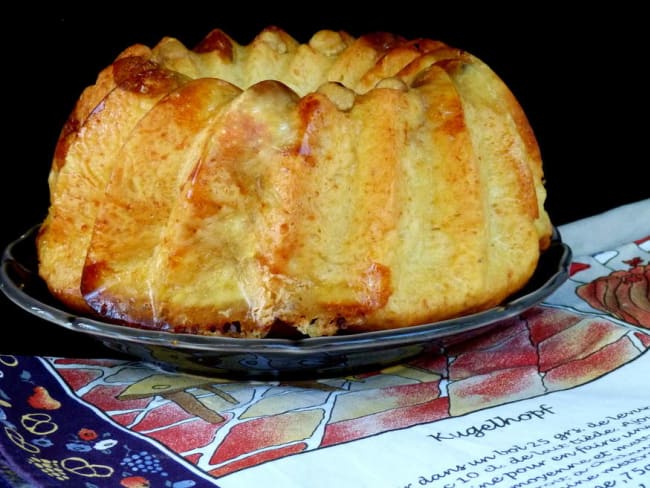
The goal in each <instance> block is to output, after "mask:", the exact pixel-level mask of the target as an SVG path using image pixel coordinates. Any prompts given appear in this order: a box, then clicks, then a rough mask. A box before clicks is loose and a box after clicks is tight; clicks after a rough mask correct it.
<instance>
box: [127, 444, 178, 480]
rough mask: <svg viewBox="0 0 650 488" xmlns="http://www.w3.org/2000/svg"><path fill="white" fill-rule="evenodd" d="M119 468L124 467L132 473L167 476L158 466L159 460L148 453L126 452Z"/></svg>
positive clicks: (159, 465)
mask: <svg viewBox="0 0 650 488" xmlns="http://www.w3.org/2000/svg"><path fill="white" fill-rule="evenodd" d="M120 466H123V467H125V468H126V469H128V470H129V471H130V472H133V473H150V474H158V475H160V476H167V473H166V472H165V471H163V467H162V466H161V464H160V459H158V457H157V456H156V455H154V454H151V453H150V452H149V451H138V452H134V451H131V450H128V454H127V455H126V456H125V457H124V459H122V462H121V463H120Z"/></svg>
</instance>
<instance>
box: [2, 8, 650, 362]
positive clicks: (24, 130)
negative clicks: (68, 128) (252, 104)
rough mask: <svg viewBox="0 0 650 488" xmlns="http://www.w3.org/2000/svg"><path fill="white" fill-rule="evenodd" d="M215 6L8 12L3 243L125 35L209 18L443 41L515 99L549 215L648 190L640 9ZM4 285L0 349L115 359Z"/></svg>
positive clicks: (241, 26) (41, 187) (299, 30)
mask: <svg viewBox="0 0 650 488" xmlns="http://www.w3.org/2000/svg"><path fill="white" fill-rule="evenodd" d="M213 4H214V6H213V7H212V8H206V7H205V6H203V5H198V4H197V3H195V2H187V3H186V4H183V3H182V2H181V3H178V2H176V3H175V4H173V5H172V7H170V8H167V7H165V6H164V4H154V3H151V4H145V5H144V6H145V10H144V11H143V12H141V13H135V12H134V11H133V10H132V7H133V6H131V7H130V8H128V9H125V8H124V7H118V6H115V5H112V4H111V5H110V6H109V5H108V4H106V5H105V6H104V7H105V8H102V5H100V6H98V7H90V6H88V8H89V9H91V10H93V13H87V14H83V15H81V14H79V13H78V11H73V10H70V11H66V9H65V8H59V9H58V11H57V12H55V13H54V14H51V15H48V14H46V13H43V12H38V14H39V18H34V12H30V13H23V14H15V15H14V16H7V17H6V18H5V19H4V25H3V29H2V43H3V47H4V48H3V50H2V58H1V59H2V61H1V63H2V86H3V90H2V102H3V103H2V105H3V107H2V108H3V111H2V112H3V114H4V119H5V124H3V127H4V128H3V131H2V133H3V136H4V137H3V139H4V140H3V142H4V144H3V148H4V152H3V164H2V191H1V192H0V195H1V197H2V202H1V205H2V206H1V207H0V208H2V212H3V217H4V218H3V223H2V226H1V227H0V229H2V230H1V231H0V232H1V233H0V246H1V247H2V249H4V247H5V246H6V245H7V244H8V243H9V242H10V241H12V240H13V239H15V238H16V237H18V236H19V235H20V234H21V233H22V232H24V231H25V230H27V229H28V228H29V227H31V226H32V225H34V224H36V223H38V222H40V221H41V220H42V219H43V218H44V216H45V214H46V212H47V205H48V198H49V195H48V188H47V176H48V172H49V166H50V162H51V158H52V152H53V149H54V145H55V143H56V139H57V137H58V134H59V131H60V129H61V126H62V125H63V123H64V121H65V119H66V118H67V116H68V114H69V112H70V111H71V109H72V107H73V105H74V103H75V101H76V100H77V98H78V96H79V94H80V93H81V91H82V90H83V88H84V87H86V86H87V85H89V84H92V83H93V82H94V80H95V77H96V75H97V73H98V72H99V71H100V70H101V69H102V68H103V67H105V66H106V65H108V64H110V62H111V61H112V60H113V58H114V57H115V56H116V55H117V54H118V53H119V52H120V51H122V50H123V49H124V48H126V47H127V46H129V45H131V44H133V43H136V42H139V43H143V44H147V45H149V46H152V47H153V46H154V45H155V44H156V43H157V42H158V41H159V40H160V39H161V38H162V37H163V36H172V37H176V38H178V39H179V40H181V41H182V42H183V43H184V44H185V45H187V46H188V47H192V46H194V45H195V44H196V43H198V42H199V41H200V40H201V38H202V37H203V36H204V35H205V34H207V33H208V32H209V31H210V30H211V29H212V28H215V27H219V28H221V29H223V30H224V31H225V32H227V33H228V34H230V35H231V36H232V37H233V38H234V39H236V40H237V41H238V42H240V43H241V44H246V43H248V42H250V41H251V40H252V38H253V37H254V36H255V34H256V33H257V32H259V31H260V30H261V29H262V28H264V27H266V26H268V25H276V26H278V27H281V28H283V29H284V30H286V31H287V32H288V33H289V34H291V35H292V36H293V37H295V38H296V39H298V40H299V41H302V42H307V41H308V40H309V37H310V36H311V34H313V33H314V32H316V31H317V30H319V29H325V28H327V29H336V30H346V31H348V32H349V33H351V34H352V35H355V36H358V35H361V34H364V33H367V32H372V31H382V30H383V31H390V32H394V33H397V34H401V35H403V36H405V37H411V38H413V37H428V38H432V39H439V40H443V41H445V42H447V43H448V44H450V45H452V46H455V47H459V48H463V49H465V50H467V51H469V52H471V53H472V54H474V55H476V56H478V57H479V58H481V59H482V60H483V61H485V62H486V63H487V64H488V65H489V66H491V67H492V69H493V70H494V71H495V72H496V73H497V74H499V75H500V76H501V78H502V79H503V80H504V81H505V82H506V84H507V85H508V86H509V87H510V89H511V90H512V91H513V93H514V94H515V96H516V97H517V98H518V100H519V102H520V103H521V105H522V106H523V108H524V110H525V112H526V114H527V116H528V118H529V120H530V123H531V125H532V127H533V129H534V131H535V133H536V135H537V138H538V141H539V144H540V147H541V150H542V156H543V159H544V168H545V175H546V187H547V191H548V199H547V203H546V208H547V209H548V211H549V214H550V215H551V219H552V220H553V222H554V223H555V224H556V225H561V224H563V223H567V222H570V221H573V220H576V219H580V218H583V217H588V216H590V215H594V214H597V213H600V212H602V211H605V210H608V209H610V208H613V207H615V206H618V205H622V204H625V203H630V202H634V201H637V200H640V199H644V198H648V197H649V196H650V191H649V185H648V179H649V177H648V174H649V171H648V168H649V167H650V164H649V162H648V156H647V144H646V143H645V142H646V140H647V139H648V136H647V134H646V132H647V129H648V122H647V101H646V99H647V95H646V94H647V91H648V88H647V85H648V83H647V78H646V77H645V75H644V74H643V73H644V72H645V69H644V66H645V65H647V64H648V53H647V44H648V43H647V36H646V34H645V33H644V30H643V26H642V24H641V23H642V21H643V19H644V18H645V17H644V16H643V15H642V14H641V12H640V11H637V10H635V9H634V8H629V7H625V8H623V6H622V5H616V6H614V7H612V6H611V5H609V6H608V7H607V8H602V9H598V8H595V7H590V8H589V10H583V11H578V12H568V11H567V10H566V9H564V8H558V7H549V6H548V4H547V3H544V4H539V5H538V6H535V5H533V6H531V5H530V4H526V5H527V7H526V8H525V9H524V10H521V11H520V10H518V9H517V8H516V7H515V8H513V7H509V8H502V9H499V8H498V7H495V6H494V5H486V6H484V7H483V8H481V9H479V10H476V8H475V7H472V6H470V5H468V4H466V3H465V2H457V3H456V4H455V5H452V4H449V5H446V6H440V5H436V4H435V3H433V4H431V5H429V6H428V7H427V10H422V9H421V7H418V5H420V4H417V3H413V2H408V3H407V2H403V4H400V3H398V2H392V4H391V5H389V6H388V8H380V7H379V6H373V7H372V8H367V7H366V6H365V5H366V4H359V6H355V7H354V11H352V10H351V9H352V7H353V6H354V5H355V4H354V3H353V2H348V3H339V4H337V3H308V4H305V7H304V8H300V9H297V8H295V7H288V6H286V7H282V6H278V5H277V4H275V3H268V4H264V5H265V6H263V7H260V6H259V5H251V4H248V3H243V2H241V3H240V4H238V5H230V6H224V5H223V4H221V3H220V2H213ZM134 5H135V3H134ZM138 5H139V4H138ZM522 5H523V4H522ZM606 5H607V4H606ZM616 8H619V9H620V10H619V11H618V12H617V11H615V10H614V9H616ZM35 10H36V8H35ZM2 295H3V296H0V326H1V327H2V334H0V353H26V354H29V353H34V354H53V355H57V354H61V355H70V356H88V355H107V356H110V355H114V353H112V352H110V351H108V350H104V349H103V348H101V347H99V344H97V343H96V342H95V341H94V340H88V338H86V337H85V336H82V335H80V334H77V333H72V332H69V331H66V330H65V329H62V328H60V327H58V326H55V325H52V324H49V323H46V322H44V321H41V320H39V319H36V318H34V317H32V316H31V315H30V314H28V313H26V312H24V311H22V310H21V309H19V308H18V307H17V306H16V305H14V304H13V303H11V302H10V301H9V300H7V299H6V297H4V294H2Z"/></svg>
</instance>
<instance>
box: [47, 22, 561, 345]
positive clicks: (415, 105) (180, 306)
mask: <svg viewBox="0 0 650 488" xmlns="http://www.w3.org/2000/svg"><path fill="white" fill-rule="evenodd" d="M50 183H51V187H50V190H51V200H52V203H51V206H50V211H49V214H48V216H47V218H46V220H45V222H44V223H43V226H42V229H41V232H40V234H39V237H38V240H37V245H38V253H39V259H40V268H39V270H40V273H41V276H42V277H43V279H44V280H45V281H46V283H47V284H48V286H49V288H50V290H51V291H52V293H53V294H54V295H55V296H56V297H58V298H59V299H60V300H62V301H63V302H64V303H65V304H67V305H68V306H70V307H71V308H73V309H76V310H83V311H85V312H88V311H91V312H92V313H97V314H99V315H101V316H103V317H105V318H107V319H109V320H115V321H118V322H120V323H125V324H128V325H138V326H143V327H151V328H158V329H162V330H169V331H174V332H188V333H197V334H213V335H228V336H233V337H265V336H266V335H267V334H268V333H269V332H270V331H271V330H272V329H274V328H275V327H277V325H278V324H282V326H283V327H284V328H285V329H286V328H291V329H294V330H297V331H299V332H301V333H303V334H306V335H310V336H319V335H331V334H335V333H337V332H338V331H340V330H341V329H348V330H349V331H364V330H377V329H384V328H393V327H407V326H411V325H414V324H419V323H426V322H431V321H436V320H441V319H445V318H450V317H454V316H458V315H462V314H467V313H471V312H475V311H479V310H483V309H485V308H488V307H491V306H494V305H496V304H498V303H499V302H501V301H502V300H504V299H505V298H506V297H507V296H508V295H510V294H511V293H513V292H515V291H517V290H519V289H520V288H521V287H522V286H523V285H524V284H525V283H526V281H527V280H528V279H529V278H530V276H531V274H532V272H533V270H534V269H535V266H536V265H537V261H538V259H539V253H540V250H541V249H544V248H545V247H546V246H547V245H548V243H549V241H550V235H551V225H550V221H549V219H548V215H547V213H546V212H545V210H544V199H545V196H546V194H545V189H544V185H543V171H542V160H541V155H540V152H539V147H538V145H537V141H536V139H535V136H534V133H533V131H532V129H531V127H530V125H529V123H528V120H527V119H526V116H525V114H524V112H523V110H522V108H521V107H520V106H519V104H518V102H517V100H516V99H515V97H514V96H513V95H512V93H511V92H510V91H509V90H508V88H507V87H506V86H505V84H503V82H502V81H501V80H500V79H499V78H498V76H497V75H496V74H495V73H493V72H492V71H491V70H490V68H489V67H487V66H486V65H485V64H484V63H482V62H481V61H480V60H478V59H477V58H475V57H474V56H472V55H470V54H469V53H466V52H463V51H461V50H459V49H456V48H453V47H450V46H448V45H446V44H445V43H443V42H440V41H435V40H430V39H413V40H408V39H404V38H402V37H400V36H398V35H394V34H391V33H385V32H379V33H373V34H368V35H365V36H361V37H359V38H353V37H352V36H350V35H349V34H347V33H345V32H337V31H330V30H323V31H320V32H317V33H316V34H314V36H312V38H311V39H310V41H309V42H308V43H305V44H300V43H299V42H297V41H296V40H295V39H293V38H292V37H291V36H289V35H288V34H287V33H286V32H284V31H282V30H281V29H279V28H277V27H269V28H267V29H264V30H263V31H262V32H260V33H259V34H258V35H257V36H256V37H255V38H254V39H253V41H252V42H251V43H250V44H248V45H241V44H238V43H237V42H235V41H234V40H233V39H232V38H231V37H229V36H228V35H227V34H225V33H224V32H223V31H220V30H218V29H217V30H213V31H211V32H210V33H209V34H208V35H207V36H206V37H205V38H204V39H203V41H201V42H200V43H199V44H198V45H197V46H196V47H195V48H194V49H187V48H186V47H185V46H184V45H183V44H182V43H181V42H180V41H178V40H177V39H174V38H170V37H166V38H163V39H162V40H161V41H160V42H159V43H158V44H157V45H156V46H154V47H153V48H152V49H149V48H146V47H144V46H139V45H136V46H133V47H132V48H129V49H127V50H126V51H124V53H123V54H122V55H121V56H119V57H118V59H116V61H115V62H114V63H113V64H112V65H111V66H110V67H108V68H107V69H105V70H104V71H102V73H100V75H99V76H98V79H97V82H96V84H95V85H93V86H92V87H89V88H88V89H87V90H86V91H84V93H83V94H82V95H81V97H80V100H79V102H78V104H77V106H76V107H75V109H74V110H73V113H72V114H71V116H70V119H69V121H68V123H67V124H66V126H65V127H64V128H63V130H62V133H61V137H60V140H59V144H58V145H57V150H56V152H55V155H54V159H53V164H52V171H51V174H50Z"/></svg>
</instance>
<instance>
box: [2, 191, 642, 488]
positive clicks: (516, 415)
mask: <svg viewBox="0 0 650 488" xmlns="http://www.w3.org/2000/svg"><path fill="white" fill-rule="evenodd" d="M559 231H560V234H561V236H562V239H563V241H564V242H566V243H568V244H569V245H570V246H571V247H572V250H573V261H572V264H571V268H570V278H569V279H568V281H567V282H566V283H564V284H563V285H562V286H561V287H560V288H559V289H558V290H557V291H556V292H554V293H553V294H552V295H551V296H550V297H548V298H547V299H546V300H545V301H544V302H543V303H542V304H540V305H538V306H535V307H533V308H532V309H530V310H527V311H525V312H524V313H522V314H521V315H520V316H517V317H514V318H511V319H508V320H504V321H503V323H502V324H500V326H499V327H497V328H495V329H491V330H490V331H489V332H487V333H485V334H483V335H480V336H479V337H477V338H474V339H472V340H469V341H466V342H463V343H461V344H457V345H455V346H453V347H450V348H448V349H447V350H445V351H444V352H443V353H442V354H436V355H425V356H423V357H417V358H415V359H413V360H409V361H406V362H405V363H403V364H400V365H397V366H393V367H390V368H386V369H382V370H378V371H373V372H370V373H363V374H351V375H349V376H344V377H337V378H314V379H313V380H309V381H300V382H297V381H296V382H292V381H288V382H270V381H268V382H265V381H234V380H229V379H226V378H218V377H216V378H215V377H202V376H193V375H186V374H178V373H168V372H163V371H161V370H159V369H154V368H153V367H150V366H148V365H147V364H144V363H142V362H139V361H136V360H134V361H125V360H115V359H107V358H97V359H92V360H87V359H84V360H80V359H75V358H62V357H30V356H11V355H2V356H0V486H11V487H14V486H18V487H41V486H43V487H59V486H60V487H65V486H72V487H83V488H95V487H125V488H145V487H167V488H189V487H207V486H211V487H212V486H219V487H223V488H234V487H283V488H290V487H296V488H298V487H301V488H302V487H331V486H337V487H389V488H414V487H430V488H472V487H476V488H478V487H502V488H511V487H526V488H533V487H535V488H542V487H554V488H559V487H566V488H569V487H576V486H580V487H605V486H607V487H614V486H617V487H619V486H620V487H623V486H625V487H626V488H648V487H650V386H649V383H648V378H650V354H648V349H649V348H650V298H649V293H650V199H648V200H643V201H640V202H637V203H635V204H631V205H626V206H623V207H620V208H616V209H613V210H611V211H609V212H606V213H604V214H601V215H597V216H594V217H591V218H589V219H584V220H581V221H578V222H575V223H572V224H568V225H566V226H562V227H560V229H559ZM15 325H19V324H15Z"/></svg>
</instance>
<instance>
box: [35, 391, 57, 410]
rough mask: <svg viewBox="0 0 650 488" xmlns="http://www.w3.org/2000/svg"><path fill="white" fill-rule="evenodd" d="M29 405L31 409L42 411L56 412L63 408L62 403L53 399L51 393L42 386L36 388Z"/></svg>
mask: <svg viewBox="0 0 650 488" xmlns="http://www.w3.org/2000/svg"><path fill="white" fill-rule="evenodd" d="M27 403H29V405H30V406H31V407H33V408H39V409H41V410H56V409H58V408H61V402H60V401H58V400H55V399H54V398H52V397H51V396H50V392H48V391H47V390H46V389H45V388H44V387H42V386H35V387H34V393H33V394H32V395H31V396H30V397H29V398H28V399H27Z"/></svg>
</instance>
